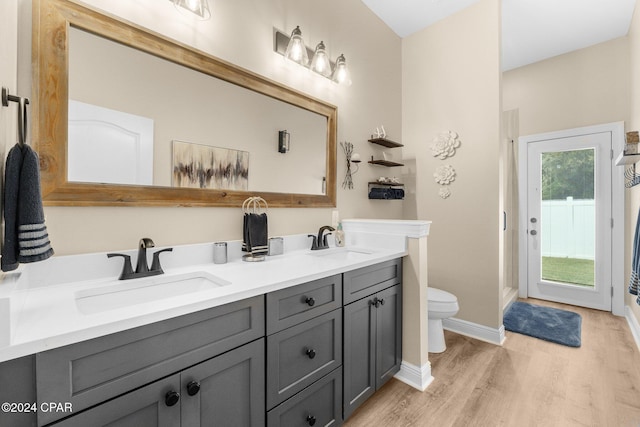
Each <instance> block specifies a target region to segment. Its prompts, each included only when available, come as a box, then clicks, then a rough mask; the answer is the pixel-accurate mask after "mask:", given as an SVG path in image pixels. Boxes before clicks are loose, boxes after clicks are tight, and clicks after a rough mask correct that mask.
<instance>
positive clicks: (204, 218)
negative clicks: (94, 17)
mask: <svg viewBox="0 0 640 427" xmlns="http://www.w3.org/2000/svg"><path fill="white" fill-rule="evenodd" d="M20 1H21V2H23V3H24V2H28V1H30V0H20ZM3 3H4V2H3ZM85 3H87V4H90V5H93V6H94V7H98V8H100V9H103V10H107V11H108V12H110V13H112V14H115V15H118V16H121V17H123V18H125V19H127V20H129V21H132V22H134V23H136V24H138V25H141V26H144V27H147V28H150V29H151V30H153V31H156V32H159V33H162V34H165V35H167V36H169V37H171V38H174V39H177V40H178V41H181V42H183V43H186V44H189V45H192V46H195V47H196V48H198V49H201V50H203V51H206V52H208V53H210V54H212V55H214V56H217V57H219V58H221V59H223V60H226V61H229V62H233V63H235V64H237V65H239V66H241V67H244V68H247V69H249V70H251V71H254V72H257V73H259V74H262V75H264V76H266V77H268V78H271V79H274V80H277V81H279V82H282V83H284V84H286V85H289V86H292V87H293V88H295V89H298V90H301V91H303V92H306V93H309V94H310V95H312V96H315V97H318V98H321V99H323V100H325V101H327V102H329V103H332V104H334V105H336V106H337V107H338V141H345V140H346V141H349V142H352V143H354V144H355V151H357V152H359V153H360V154H361V155H362V157H363V159H367V158H369V157H370V156H371V155H372V154H374V153H378V152H379V150H377V149H376V148H375V147H373V146H372V144H369V143H368V142H367V138H368V136H369V135H370V134H371V132H372V130H373V129H374V128H375V127H376V126H377V125H380V124H383V125H384V126H385V128H386V130H387V133H388V135H389V136H390V137H391V138H393V139H396V140H402V133H401V132H402V129H401V87H402V85H401V73H400V69H401V68H400V67H401V48H400V46H401V40H400V38H399V37H398V36H397V35H395V34H394V33H393V32H392V31H391V30H390V29H389V28H387V27H386V26H385V25H384V24H383V23H382V22H381V21H380V20H379V19H378V18H377V17H376V16H375V15H374V14H373V13H372V12H371V11H370V10H369V9H368V8H367V7H366V6H365V5H364V4H363V3H361V2H359V1H349V2H345V1H342V0H327V1H325V2H323V4H322V7H317V3H316V2H313V1H311V0H235V1H212V2H210V3H211V7H212V18H211V19H210V20H208V21H196V20H191V19H187V18H185V17H184V16H183V15H181V14H179V13H178V12H177V11H176V10H175V9H174V8H173V6H172V5H171V3H170V2H168V1H157V0H138V1H136V2H128V1H126V2H114V1H112V0H86V1H85ZM20 25H21V26H22V25H28V22H22V21H21V23H20ZM296 25H300V28H301V29H302V31H303V35H304V37H305V41H306V43H307V45H309V46H315V44H316V43H318V42H319V41H320V40H323V41H324V43H325V44H326V46H327V49H328V52H329V54H330V56H331V58H332V59H335V58H336V57H337V56H338V55H339V54H341V53H344V55H345V57H346V58H347V63H348V65H349V69H350V71H351V77H352V81H353V85H352V86H351V87H341V86H337V85H335V84H333V83H331V82H330V81H328V80H327V79H324V78H322V77H317V76H314V75H311V74H310V73H309V72H308V71H307V70H304V69H302V68H301V67H299V66H298V65H296V64H293V63H286V62H285V61H284V60H283V59H282V56H280V55H278V54H276V53H274V52H273V38H272V37H273V28H274V27H275V28H278V29H281V30H283V31H285V32H290V31H291V30H292V29H293V28H295V26H296ZM27 54H28V52H27ZM10 62H11V61H10ZM20 63H23V61H22V60H21V61H20ZM23 71H24V72H23ZM27 71H28V70H21V75H25V76H26V75H27V74H26V72H27ZM344 163H345V161H344V155H343V154H342V152H339V153H338V200H337V205H338V206H337V209H339V210H340V215H341V217H342V218H348V217H368V218H400V217H401V216H402V204H401V202H385V201H375V200H374V201H370V200H368V198H367V184H366V183H367V182H368V181H369V180H371V179H373V178H374V177H378V176H380V175H392V174H393V171H391V170H383V169H381V168H379V167H376V166H371V165H368V164H367V163H364V162H363V163H362V164H361V165H360V171H359V172H358V173H357V174H356V175H355V176H354V182H355V189H354V190H343V189H342V188H341V183H342V180H343V179H344V173H345V170H346V165H345V164H344ZM331 211H332V209H271V210H270V212H269V234H270V235H272V236H275V235H283V234H292V233H305V232H309V231H313V230H317V229H318V227H319V226H321V225H324V224H329V223H331ZM45 215H46V223H47V226H48V229H49V233H50V237H51V241H52V244H53V246H54V248H55V250H56V253H57V254H58V255H62V254H74V253H82V252H92V251H106V250H118V249H126V248H131V247H134V246H135V245H136V244H137V241H138V238H140V237H142V236H149V237H151V238H153V239H154V240H155V242H156V244H157V245H177V244H185V243H195V242H206V241H213V240H228V239H240V238H241V228H242V224H241V214H240V208H123V207H101V208H98V207H89V208H72V207H46V208H45Z"/></svg>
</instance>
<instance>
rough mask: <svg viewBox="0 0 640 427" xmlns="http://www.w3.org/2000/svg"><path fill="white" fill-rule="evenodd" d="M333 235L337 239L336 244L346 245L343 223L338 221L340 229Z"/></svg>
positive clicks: (339, 245)
mask: <svg viewBox="0 0 640 427" xmlns="http://www.w3.org/2000/svg"><path fill="white" fill-rule="evenodd" d="M333 237H334V238H335V240H336V246H337V247H339V248H341V247H343V246H344V231H342V223H341V222H339V223H338V229H337V230H336V232H335V233H334V235H333Z"/></svg>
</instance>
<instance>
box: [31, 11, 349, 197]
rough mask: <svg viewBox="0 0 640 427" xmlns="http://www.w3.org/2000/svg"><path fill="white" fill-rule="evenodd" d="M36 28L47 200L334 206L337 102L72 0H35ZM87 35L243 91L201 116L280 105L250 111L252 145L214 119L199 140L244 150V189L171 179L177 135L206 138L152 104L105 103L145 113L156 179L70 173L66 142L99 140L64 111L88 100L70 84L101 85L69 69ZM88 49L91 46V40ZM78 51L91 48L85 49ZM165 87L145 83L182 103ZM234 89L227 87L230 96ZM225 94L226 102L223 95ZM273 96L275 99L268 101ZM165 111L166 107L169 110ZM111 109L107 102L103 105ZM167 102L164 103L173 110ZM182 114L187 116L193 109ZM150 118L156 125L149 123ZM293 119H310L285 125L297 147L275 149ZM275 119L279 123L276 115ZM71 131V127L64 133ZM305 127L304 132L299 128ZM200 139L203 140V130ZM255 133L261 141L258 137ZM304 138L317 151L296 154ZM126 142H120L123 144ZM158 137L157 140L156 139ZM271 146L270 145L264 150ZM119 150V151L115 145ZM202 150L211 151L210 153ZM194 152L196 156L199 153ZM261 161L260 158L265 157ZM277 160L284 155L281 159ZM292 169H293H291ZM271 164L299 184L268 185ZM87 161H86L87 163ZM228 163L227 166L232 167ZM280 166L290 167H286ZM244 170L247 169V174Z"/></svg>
mask: <svg viewBox="0 0 640 427" xmlns="http://www.w3.org/2000/svg"><path fill="white" fill-rule="evenodd" d="M33 26H34V27H33V53H32V55H33V61H32V62H33V97H32V116H33V120H32V128H33V138H32V139H33V141H34V145H35V148H36V149H37V151H38V153H39V155H40V163H41V178H42V193H43V200H44V203H45V205H52V206H56V205H58V206H65V205H66V206H113V205H116V206H229V207H231V206H233V207H238V206H241V205H242V202H243V201H244V200H245V199H246V198H247V197H249V196H256V195H258V196H261V197H263V198H264V199H265V200H266V201H267V203H268V204H269V206H270V207H332V206H335V205H336V139H337V108H336V107H335V106H333V105H330V104H328V103H326V102H323V101H321V100H318V99H316V98H313V97H310V96H308V95H306V94H303V93H301V92H298V91H296V90H294V89H291V88H289V87H286V86H284V85H281V84H279V83H277V82H274V81H272V80H269V79H267V78H264V77H262V76H259V75H257V74H255V73H252V72H250V71H247V70H245V69H242V68H240V67H237V66H235V65H233V64H230V63H227V62H225V61H222V60H220V59H217V58H215V57H213V56H211V55H208V54H206V53H203V52H201V51H198V50H195V49H193V48H191V47H189V46H186V45H184V44H181V43H179V42H176V41H174V40H170V39H168V38H166V37H164V36H162V35H159V34H156V33H153V32H151V31H149V30H146V29H144V28H141V27H138V26H136V25H134V24H131V23H129V22H125V21H123V20H121V19H119V18H117V17H114V16H110V15H108V14H105V13H102V12H101V11H98V10H95V9H92V8H89V7H86V6H85V5H82V4H78V3H74V2H72V1H68V0H34V2H33ZM92 39H95V40H96V42H99V43H102V44H103V45H101V47H100V48H96V49H94V50H95V51H98V52H105V51H106V50H110V49H111V48H114V50H119V51H121V53H122V54H123V55H129V54H131V52H137V54H140V55H141V56H144V57H145V58H146V59H144V60H140V61H138V60H137V59H136V60H135V61H126V62H127V64H129V63H133V62H135V63H137V62H144V61H147V62H148V61H158V62H157V64H158V65H157V67H156V68H155V69H154V70H152V71H149V75H151V74H153V75H154V77H155V75H156V74H161V73H160V72H159V71H158V70H159V68H158V67H164V66H165V64H171V66H177V67H180V71H178V72H179V73H183V72H184V73H194V77H188V78H186V80H189V81H191V80H194V81H195V80H201V81H204V83H203V84H206V85H209V82H212V83H211V84H214V85H227V86H229V87H228V88H225V89H224V90H225V91H227V90H231V91H234V90H237V91H243V92H238V93H239V95H237V96H238V98H242V99H243V100H242V101H237V102H225V105H223V107H222V108H220V104H221V102H222V101H224V98H223V99H222V100H221V99H212V100H211V102H210V103H209V104H210V105H211V106H212V107H215V106H217V107H218V110H214V111H215V112H213V113H208V114H209V115H205V117H217V116H221V119H220V121H221V122H229V121H232V120H230V119H229V117H223V115H224V114H231V115H233V114H234V113H229V112H228V111H227V110H229V109H230V107H228V105H230V104H233V103H235V104H238V105H239V106H240V108H245V107H246V106H247V105H249V104H251V105H254V104H255V105H262V104H265V105H268V106H267V107H265V108H266V110H268V111H278V112H279V113H278V114H272V115H271V116H269V114H267V112H266V111H265V113H264V114H262V113H260V112H256V113H252V115H250V117H249V122H248V123H247V125H246V126H245V127H246V128H248V129H252V130H253V132H254V134H249V135H248V136H241V135H240V136H238V138H237V139H239V140H242V138H246V139H251V140H254V141H253V142H252V143H253V144H257V145H254V146H247V145H242V141H239V142H238V143H239V144H240V146H239V147H237V146H235V145H233V144H234V143H235V142H234V140H235V139H236V138H231V137H229V136H228V135H229V134H233V135H235V133H233V132H234V130H233V129H231V130H224V129H221V128H220V127H219V126H221V125H216V126H215V127H214V128H215V129H216V131H215V134H216V138H212V140H213V141H212V142H210V141H204V145H209V146H210V147H205V149H206V150H208V151H207V153H208V152H209V151H211V150H210V148H212V149H220V148H221V149H223V150H226V151H225V153H226V154H225V155H227V156H229V155H230V154H229V152H231V155H233V156H236V154H235V152H236V150H237V152H238V153H241V152H242V153H248V156H249V160H248V164H249V172H248V176H249V179H248V184H247V183H244V187H238V186H235V187H222V188H220V187H216V186H215V185H213V186H212V187H208V188H180V187H177V186H176V178H175V173H176V170H178V168H177V160H176V156H177V154H176V150H177V148H176V146H177V145H176V144H178V143H180V144H182V142H184V141H187V143H188V144H193V145H194V146H200V145H201V144H203V141H201V139H199V138H198V137H197V136H194V135H191V136H186V137H184V136H183V135H182V133H181V132H183V130H180V129H178V130H176V129H175V128H171V130H170V131H165V130H164V129H165V127H166V126H165V125H163V124H162V123H160V122H158V118H157V117H156V115H155V114H156V113H155V112H148V111H143V110H142V111H141V110H135V111H126V108H124V107H121V106H120V105H118V106H117V107H115V108H113V106H112V105H108V104H107V105H106V106H107V107H109V108H113V110H125V111H117V113H118V114H121V113H122V114H124V115H129V114H130V113H133V114H134V115H136V116H145V117H143V119H144V118H146V117H151V123H152V125H151V126H152V127H153V128H154V129H155V134H156V138H155V139H156V140H157V139H160V140H161V142H160V143H159V144H160V145H155V148H152V151H154V150H155V153H154V156H155V160H154V161H153V162H150V163H151V164H152V166H150V167H152V168H153V169H154V170H153V172H152V175H153V178H148V179H151V180H152V181H153V182H151V181H149V182H148V181H142V182H143V184H141V183H137V181H136V182H134V183H131V184H123V183H120V182H119V181H113V182H112V181H103V180H102V179H103V178H96V179H95V180H93V179H91V178H89V179H85V178H80V179H75V178H73V174H74V173H75V172H74V171H73V170H70V167H69V164H70V163H69V162H70V161H71V160H70V159H74V158H75V156H76V154H75V151H74V150H75V149H74V150H72V149H71V148H70V146H71V144H70V143H69V142H70V138H71V135H70V133H71V134H73V135H74V138H77V137H78V135H80V141H81V143H82V141H83V139H82V138H85V139H90V140H92V142H94V141H93V140H94V139H99V138H94V137H93V135H94V133H93V131H90V132H88V133H87V132H85V133H84V134H83V133H82V132H79V133H78V132H77V131H76V128H72V127H71V124H70V122H69V119H70V115H73V114H76V113H75V112H74V111H75V108H76V107H75V105H76V104H80V105H84V102H86V100H85V99H80V100H79V101H82V102H79V103H77V102H76V100H77V98H78V96H77V95H76V94H73V97H72V98H70V95H71V94H72V93H73V92H74V91H75V92H76V93H82V94H87V93H88V92H90V90H87V88H91V87H96V86H99V85H100V84H96V82H89V83H87V82H84V85H85V86H84V89H82V85H81V84H80V83H76V82H75V76H76V75H77V74H80V72H78V71H75V70H76V68H74V67H77V65H75V64H76V63H77V61H76V59H77V58H78V57H84V56H86V55H85V54H77V53H75V54H74V53H73V52H72V50H71V49H72V47H71V46H72V44H73V49H76V48H77V47H76V46H80V45H82V44H86V43H91V42H92ZM72 40H73V43H72ZM90 50H91V48H89V51H90ZM84 52H87V51H86V50H85V51H84ZM98 59H100V58H98V57H96V59H95V60H90V61H88V62H90V63H91V64H92V65H94V66H96V65H95V63H97V61H98ZM169 73H172V74H175V73H176V72H174V71H169ZM71 74H73V75H74V81H73V82H72V81H71V78H70V75H71ZM85 74H86V75H92V76H93V75H95V74H97V73H96V72H95V71H93V72H92V71H90V70H89V71H86V73H85ZM123 74H128V75H134V74H144V72H141V73H137V72H135V71H126V72H123ZM147 80H150V79H147ZM136 84H137V85H138V86H140V84H139V83H133V85H134V86H135V85H136ZM104 85H105V86H106V87H108V88H109V90H108V92H112V90H111V88H113V91H115V90H116V89H117V88H118V87H120V86H121V85H120V84H117V82H112V81H110V82H109V83H105V84H104ZM164 86H165V87H158V88H152V90H151V92H157V93H158V94H160V96H166V97H167V99H166V100H165V102H166V103H163V105H173V106H174V108H176V109H178V108H180V107H181V106H182V105H184V104H185V103H184V102H182V103H180V102H177V103H175V104H174V103H173V102H172V100H171V99H169V93H170V91H167V85H164ZM201 87H202V86H201ZM208 90H216V89H215V88H211V89H210V88H207V89H206V90H202V91H201V92H203V93H205V92H207V91H208ZM230 93H231V95H229V94H230ZM232 93H233V92H225V94H224V95H220V97H225V96H226V97H233V98H234V99H235V96H236V95H233V94H232ZM127 96H131V99H134V98H144V99H147V97H148V95H139V96H135V95H131V94H128V95H127ZM127 96H125V95H114V96H112V98H114V99H122V98H125V101H126V98H127ZM196 96H197V94H194V95H189V99H192V98H195V97H196ZM226 100H227V101H229V99H228V98H227V99H226ZM247 100H248V101H247ZM199 102H200V105H202V103H203V102H204V103H205V104H206V103H207V101H206V99H205V100H204V101H203V100H200V101H199ZM271 102H273V103H275V104H266V103H271ZM160 103H161V102H160V101H155V100H151V101H149V100H148V99H147V104H154V105H158V104H160ZM90 104H96V105H90V107H91V108H93V107H97V108H98V109H100V108H103V107H105V105H101V104H102V102H101V101H94V100H93V99H91V102H90ZM129 104H134V102H129V103H127V104H126V106H127V107H128V106H129ZM70 106H71V107H72V108H71V111H72V113H70ZM243 106H244V107H243ZM132 108H133V107H132ZM167 109H168V108H165V110H167ZM200 109H202V108H200ZM107 110H109V109H108V108H107ZM168 110H169V111H170V108H169V109H168ZM109 111H110V110H109ZM188 115H189V117H191V113H189V114H188ZM258 116H259V117H261V118H262V119H261V121H262V123H260V124H258V123H255V126H252V120H254V118H256V117H258ZM175 117H176V118H175V121H179V120H181V119H180V117H184V115H182V116H181V115H179V114H176V115H175ZM280 119H282V120H280ZM154 120H155V124H153V123H154ZM294 120H295V121H296V123H307V122H308V123H310V124H309V125H308V126H306V125H304V126H303V125H301V126H302V127H304V128H305V129H296V130H295V131H291V132H290V135H291V144H292V145H294V144H295V145H294V147H297V148H292V149H291V153H279V152H278V130H285V129H289V130H291V128H292V127H295V125H294V124H292V123H291V122H292V121H294ZM204 121H210V120H204ZM276 121H277V122H278V123H275V122H276ZM72 122H73V120H72ZM187 127H192V124H191V123H189V124H187ZM307 128H308V129H307ZM70 129H72V130H71V131H70ZM236 129H238V130H242V129H240V127H236ZM163 132H164V133H163ZM184 132H187V131H184ZM256 132H258V135H256ZM304 132H309V133H308V134H305V133H304ZM83 135H84V136H83ZM87 135H90V137H89V138H87ZM205 135H206V132H205ZM202 139H207V138H206V137H203V138H202ZM262 139H264V140H262ZM256 140H259V141H258V142H256ZM305 143H307V144H312V145H309V147H308V148H305V150H307V149H309V150H311V149H312V148H313V150H315V151H311V154H309V155H307V154H308V153H307V152H304V151H303V152H302V154H301V152H300V147H303V146H304V145H303V144H305ZM74 144H77V142H74ZM105 144H106V145H105ZM108 144H109V142H106V143H105V142H104V141H103V142H102V147H103V148H105V147H106V150H107V151H114V150H116V149H115V148H111V146H110V145H108ZM124 144H125V145H126V142H125V143H124ZM156 144H158V143H157V142H156ZM267 145H268V149H267V148H265V147H266V146H267ZM116 146H118V147H120V145H118V144H114V145H113V147H116ZM247 147H250V148H247ZM187 148H189V147H187ZM181 149H182V148H181ZM172 150H173V151H172ZM294 150H298V153H295V152H294ZM318 150H319V152H318ZM85 151H88V152H91V151H98V150H94V149H93V148H90V149H88V150H87V149H85ZM117 152H118V153H120V151H117ZM142 153H144V152H142ZM216 153H217V152H216ZM183 155H184V154H183ZM207 155H210V156H213V155H212V154H207ZM216 155H217V154H216ZM296 155H297V156H298V157H296ZM126 156H127V157H128V158H129V157H136V156H137V157H142V158H143V159H144V158H145V156H144V155H141V154H140V152H137V151H136V152H135V153H133V154H131V155H129V154H127V155H126ZM238 156H239V154H238ZM273 156H275V157H273ZM278 156H279V157H278ZM300 156H303V157H300ZM158 159H160V160H158ZM233 159H234V160H233V161H232V162H231V163H234V162H236V160H235V159H236V157H233ZM281 159H286V160H281ZM318 159H319V160H318ZM199 160H201V159H200V158H199V159H198V161H199ZM260 160H262V161H263V163H262V164H261V163H260ZM314 161H315V162H316V163H320V165H319V166H318V165H316V166H317V168H316V169H315V170H313V171H312V172H309V170H310V169H312V167H311V165H310V164H309V163H306V164H305V162H314ZM162 162H164V163H162ZM278 162H284V163H282V165H279V163H278ZM158 163H159V164H160V165H161V167H158V166H157V164H158ZM285 163H286V165H285ZM180 165H181V167H182V166H183V165H182V163H180ZM274 165H275V168H274ZM296 167H297V168H298V169H295V168H296ZM269 168H271V169H276V170H272V173H273V174H274V175H280V177H282V176H285V177H286V176H287V174H289V176H288V178H287V179H288V180H290V181H292V182H295V183H296V185H298V187H296V186H295V185H293V186H292V187H288V186H287V184H286V182H283V183H280V182H278V181H275V182H272V183H270V186H269V185H266V186H265V183H266V182H267V181H269V179H268V178H265V176H267V177H268V169H269ZM287 168H290V169H287ZM71 169H73V167H72V168H71ZM85 169H91V167H88V168H85ZM226 170H227V171H228V166H227V169H226ZM283 170H286V171H287V172H286V173H282V171H283ZM252 171H253V172H252ZM216 173H217V172H216ZM265 174H266V175H265ZM305 174H307V175H305ZM116 175H118V173H116ZM245 175H247V174H246V173H245ZM70 176H71V178H70ZM80 176H82V175H80ZM245 177H246V176H245ZM252 177H254V178H253V181H254V182H255V186H254V185H252V181H251V178H252ZM301 182H307V183H308V185H309V186H308V187H299V184H300V183H301ZM260 183H261V184H260ZM274 187H276V188H274ZM281 188H282V189H281Z"/></svg>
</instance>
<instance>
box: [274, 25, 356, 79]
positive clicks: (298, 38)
mask: <svg viewBox="0 0 640 427" xmlns="http://www.w3.org/2000/svg"><path fill="white" fill-rule="evenodd" d="M273 50H274V51H276V52H277V53H279V54H280V55H283V56H284V57H285V59H289V60H291V61H294V62H297V63H298V64H300V65H302V66H304V67H307V68H309V69H311V70H313V71H314V72H316V73H318V74H320V75H321V76H324V77H326V78H328V79H331V80H332V81H334V82H336V83H338V84H344V85H347V86H348V85H351V79H350V76H349V71H348V70H347V62H346V59H345V57H344V55H340V56H339V57H338V59H337V60H336V62H335V63H333V62H332V61H331V60H330V59H329V55H328V54H327V49H326V46H325V44H324V42H322V41H321V42H320V43H318V44H317V45H316V49H315V51H314V50H311V49H309V48H308V47H307V46H306V45H305V44H304V41H303V40H302V31H301V30H300V26H296V28H295V29H294V30H293V31H292V32H291V36H288V35H286V34H285V33H283V32H281V31H279V30H276V29H274V47H273ZM309 58H312V59H311V63H309Z"/></svg>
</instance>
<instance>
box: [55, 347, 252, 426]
mask: <svg viewBox="0 0 640 427" xmlns="http://www.w3.org/2000/svg"><path fill="white" fill-rule="evenodd" d="M264 424H265V415H264V339H260V340H257V341H254V342H252V343H249V344H246V345H244V346H242V347H239V348H237V349H235V350H232V351H230V352H227V353H225V354H223V355H221V356H218V357H214V358H213V359H210V360H208V361H206V362H203V363H200V364H198V365H196V366H194V367H192V368H189V369H186V370H184V371H182V372H180V373H178V374H174V375H171V376H170V377H167V378H164V379H162V380H159V381H156V382H154V383H152V384H149V385H147V386H145V387H142V388H140V389H138V390H135V391H133V392H130V393H127V394H125V395H123V396H120V397H118V398H115V399H113V400H110V401H108V402H106V403H103V404H101V405H98V406H96V407H94V408H91V409H89V410H87V411H84V412H82V413H80V414H78V415H76V416H73V417H70V418H67V419H65V420H62V421H61V422H60V423H57V424H55V426H56V427H58V426H59V427H87V426H91V427H98V426H109V427H142V426H144V427H201V426H220V427H226V426H234V427H236V426H237V427H245V426H246V427H249V426H264Z"/></svg>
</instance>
